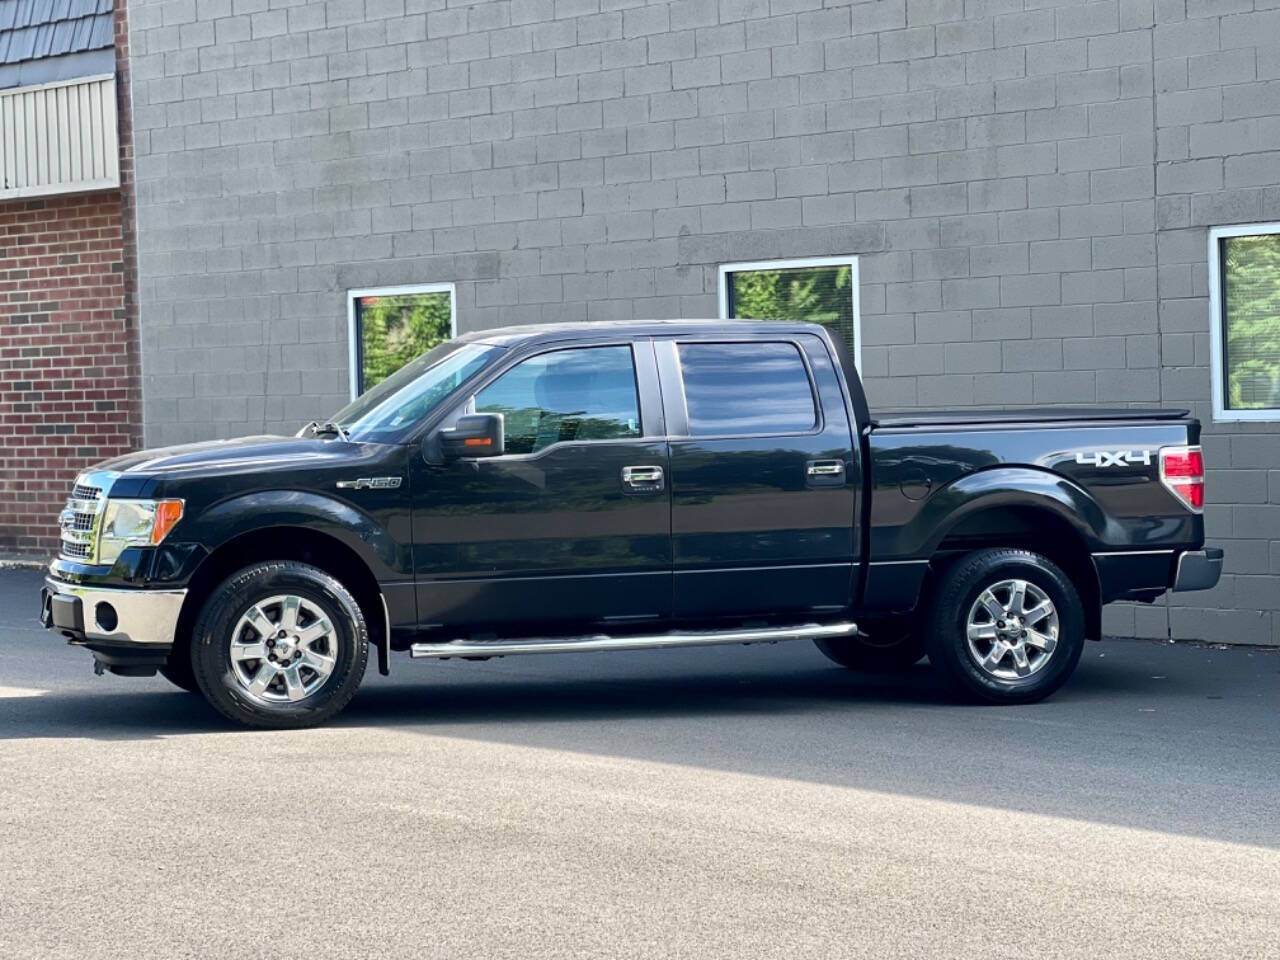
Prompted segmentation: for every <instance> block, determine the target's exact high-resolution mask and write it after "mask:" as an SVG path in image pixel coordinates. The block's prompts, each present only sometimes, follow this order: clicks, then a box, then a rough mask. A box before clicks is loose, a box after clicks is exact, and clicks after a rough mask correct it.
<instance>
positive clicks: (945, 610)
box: [925, 547, 1085, 704]
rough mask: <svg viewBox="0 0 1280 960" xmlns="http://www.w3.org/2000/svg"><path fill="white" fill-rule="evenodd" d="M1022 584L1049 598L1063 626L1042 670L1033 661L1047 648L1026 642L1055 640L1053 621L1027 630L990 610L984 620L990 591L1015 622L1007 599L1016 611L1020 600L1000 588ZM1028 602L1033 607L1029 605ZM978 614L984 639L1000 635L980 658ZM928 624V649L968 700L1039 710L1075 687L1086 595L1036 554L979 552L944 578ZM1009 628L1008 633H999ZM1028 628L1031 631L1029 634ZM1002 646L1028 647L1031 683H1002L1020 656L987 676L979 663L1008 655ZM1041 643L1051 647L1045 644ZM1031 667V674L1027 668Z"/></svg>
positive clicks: (1010, 679)
mask: <svg viewBox="0 0 1280 960" xmlns="http://www.w3.org/2000/svg"><path fill="white" fill-rule="evenodd" d="M1015 581H1017V582H1025V583H1027V584H1030V585H1031V586H1030V587H1028V588H1027V591H1026V593H1027V596H1032V595H1033V589H1032V588H1034V591H1036V592H1038V594H1043V596H1044V597H1045V598H1047V599H1048V600H1049V601H1050V602H1051V603H1052V610H1053V614H1052V615H1053V616H1056V618H1057V636H1056V645H1055V646H1053V648H1052V650H1051V651H1050V652H1049V653H1048V654H1046V655H1045V660H1044V662H1043V663H1042V664H1041V665H1040V666H1038V667H1037V666H1036V665H1035V664H1036V662H1038V661H1036V660H1034V659H1033V658H1035V657H1037V656H1039V655H1040V654H1042V653H1043V651H1042V650H1041V649H1040V647H1039V646H1035V647H1033V646H1032V642H1033V641H1031V640H1027V639H1020V637H1019V634H1020V633H1021V636H1022V638H1025V637H1026V636H1027V634H1028V632H1029V633H1030V634H1031V635H1032V636H1038V635H1040V634H1041V631H1042V630H1043V631H1044V632H1045V633H1051V632H1052V631H1050V630H1049V628H1048V626H1047V624H1049V623H1051V621H1046V620H1037V621H1028V622H1027V623H1025V624H1024V623H1023V622H1022V618H1021V617H1020V616H1019V617H1017V619H1016V620H1015V619H1014V618H1010V619H1009V620H997V619H996V614H995V613H994V612H985V611H986V605H985V604H984V605H983V608H984V612H978V603H979V598H980V597H981V596H983V594H984V592H985V591H987V590H988V589H989V588H994V592H993V597H992V599H995V600H996V604H995V607H996V609H1000V608H1001V607H1006V613H1005V616H1008V612H1007V610H1008V609H1011V608H1008V607H1007V606H1006V604H1005V603H1002V602H1001V599H1000V598H1002V597H1008V598H1009V600H1008V603H1012V594H1011V593H1010V591H1009V589H1008V588H1007V587H1001V586H1000V585H1001V584H1006V583H1010V582H1015ZM1038 594H1037V595H1038ZM1023 602H1024V604H1025V602H1026V601H1023ZM1022 609H1026V608H1025V607H1023V608H1022ZM1027 612H1032V611H1031V610H1027ZM971 614H972V615H973V616H974V617H975V619H978V620H981V621H983V622H981V623H977V625H976V626H977V628H978V633H982V632H989V633H992V634H994V637H993V639H991V640H987V639H977V640H975V641H974V644H975V646H976V648H977V651H978V652H977V653H974V652H973V650H971V648H970V641H969V636H968V633H969V625H970V618H971ZM988 620H989V621H990V622H989V623H988V622H987V621H988ZM927 622H928V630H927V632H926V637H925V647H926V649H927V651H928V653H929V660H930V662H931V663H932V664H933V665H934V667H935V668H937V670H938V671H939V672H940V673H941V674H942V675H943V676H944V677H946V678H947V680H948V681H950V682H951V684H952V685H953V686H954V687H955V688H956V689H957V690H959V691H960V692H961V693H962V694H963V695H964V696H966V697H967V698H968V699H971V700H976V701H979V702H983V703H995V704H1012V703H1034V702H1036V701H1038V700H1043V699H1044V698H1045V697H1047V696H1049V695H1050V694H1051V693H1053V692H1054V691H1055V690H1057V689H1058V688H1059V687H1061V686H1062V685H1063V684H1064V683H1066V682H1067V680H1068V678H1069V677H1070V676H1071V674H1072V673H1073V672H1074V671H1075V668H1076V664H1077V663H1078V662H1079V661H1080V654H1081V652H1082V651H1083V650H1084V630H1085V616H1084V604H1083V603H1082V602H1081V600H1080V592H1079V591H1078V590H1077V589H1076V587H1075V584H1073V583H1072V582H1071V580H1070V578H1069V577H1068V576H1067V575H1066V574H1065V573H1063V572H1062V570H1061V569H1060V568H1059V567H1058V566H1057V565H1056V564H1054V563H1053V561H1051V560H1049V559H1048V558H1047V557H1043V556H1041V555H1040V554H1037V553H1032V552H1031V551H1030V550H1019V549H1013V548H1004V547H1000V548H992V549H986V550H978V551H975V552H973V553H971V554H968V555H967V556H964V557H962V558H961V559H960V560H958V561H957V562H956V563H954V564H952V565H951V566H950V567H949V568H948V569H947V571H946V572H945V573H944V574H943V575H942V577H941V580H940V582H939V584H938V589H937V590H936V591H935V592H934V594H933V604H932V606H931V608H930V611H929V616H928V621H927ZM1001 623H1003V624H1005V627H997V625H998V624H1001ZM1024 627H1025V628H1029V630H1022V629H1021V628H1024ZM987 628H990V629H987ZM1006 630H1007V631H1008V632H1007V633H1006V632H1005V631H1006ZM976 635H977V634H976ZM997 642H1001V643H1004V644H1005V645H1006V646H1008V645H1009V643H1010V642H1012V643H1013V644H1014V645H1018V644H1021V646H1022V650H1023V657H1024V658H1025V659H1026V660H1027V662H1028V663H1029V664H1030V666H1031V667H1032V668H1033V672H1031V673H1030V674H1029V675H1026V676H997V675H996V672H997V671H998V672H1000V673H1005V674H1008V673H1010V672H1015V671H1016V670H1017V669H1018V665H1017V664H1016V662H1015V660H1014V652H1013V649H1012V648H1010V649H1009V652H1008V653H1006V654H1004V655H1003V656H1002V657H1001V658H1000V659H999V660H998V661H997V662H996V663H995V664H994V665H992V666H991V667H989V668H984V667H983V666H982V665H981V664H980V662H979V656H978V655H979V654H985V655H986V658H992V657H995V656H996V655H997V654H1000V652H1001V650H1003V648H999V649H998V648H997V646H996V644H997ZM1034 642H1035V643H1037V644H1041V643H1043V641H1041V640H1039V639H1036V640H1035V641H1034ZM1023 666H1024V669H1025V667H1026V665H1025V664H1024V665H1023Z"/></svg>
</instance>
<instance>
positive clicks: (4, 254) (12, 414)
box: [0, 190, 141, 552]
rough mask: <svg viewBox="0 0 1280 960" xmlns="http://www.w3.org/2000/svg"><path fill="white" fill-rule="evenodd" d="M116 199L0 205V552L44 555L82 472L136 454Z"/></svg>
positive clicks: (134, 386) (135, 395)
mask: <svg viewBox="0 0 1280 960" xmlns="http://www.w3.org/2000/svg"><path fill="white" fill-rule="evenodd" d="M120 212H121V206H120V194H119V192H118V191H114V190H112V191H106V192H103V193H96V194H90V195H86V196H75V197H58V198H49V199H44V200H17V201H11V202H8V203H2V204H0V437H3V442H0V551H6V552H8V551H15V550H16V551H31V552H49V551H51V550H53V549H54V548H56V546H57V524H56V518H57V515H58V511H59V510H61V508H62V505H63V504H64V503H65V501H66V497H67V492H68V490H69V487H70V482H71V479H72V477H73V476H74V474H75V473H76V471H78V470H79V469H81V468H82V467H84V466H85V465H86V464H89V463H92V462H94V461H97V460H101V459H103V458H105V457H109V456H114V455H116V454H118V453H122V452H124V451H126V450H129V449H131V448H132V447H134V446H136V444H137V442H138V440H139V435H140V413H141V411H140V406H141V405H140V402H139V390H138V382H137V371H136V360H135V358H134V350H133V348H132V347H131V343H132V341H133V339H134V338H133V336H132V334H131V331H130V329H129V327H128V324H127V321H126V318H125V311H124V293H125V288H124V275H125V274H124V261H123V239H122V231H121V222H120Z"/></svg>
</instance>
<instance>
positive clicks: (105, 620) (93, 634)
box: [40, 577, 187, 647]
mask: <svg viewBox="0 0 1280 960" xmlns="http://www.w3.org/2000/svg"><path fill="white" fill-rule="evenodd" d="M186 596H187V591H186V590H127V589H116V588H104V587H93V586H83V585H80V584H75V583H67V582H66V581H63V580H57V579H55V578H53V577H45V581H44V589H42V590H41V591H40V622H41V623H43V624H44V625H45V626H46V627H48V628H49V629H52V630H57V631H58V632H59V633H61V634H63V635H64V636H66V637H68V638H69V639H70V640H72V641H73V642H76V643H105V644H112V645H126V644H137V645H138V646H147V647H168V646H171V645H172V644H173V636H174V634H175V633H176V632H177V629H178V614H179V613H181V612H182V601H183V600H184V599H186Z"/></svg>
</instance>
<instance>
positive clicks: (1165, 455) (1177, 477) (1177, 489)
mask: <svg viewBox="0 0 1280 960" xmlns="http://www.w3.org/2000/svg"><path fill="white" fill-rule="evenodd" d="M1160 482H1161V483H1163V484H1164V485H1165V486H1166V487H1167V488H1168V489H1169V492H1170V493H1172V494H1173V495H1174V496H1175V497H1177V498H1178V499H1179V500H1181V501H1182V502H1183V503H1184V504H1186V505H1187V506H1188V507H1190V508H1191V509H1192V510H1194V511H1195V512H1196V513H1199V512H1200V511H1202V510H1203V509H1204V454H1203V453H1201V451H1200V448H1199V447H1162V448H1161V449H1160Z"/></svg>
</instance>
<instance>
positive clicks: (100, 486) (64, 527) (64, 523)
mask: <svg viewBox="0 0 1280 960" xmlns="http://www.w3.org/2000/svg"><path fill="white" fill-rule="evenodd" d="M115 477H116V475H115V474H114V473H110V472H108V471H97V472H94V473H87V474H81V475H80V476H78V477H76V482H75V484H74V485H73V486H72V488H71V499H70V500H68V501H67V505H66V506H65V507H64V508H63V510H62V513H61V514H59V516H58V525H59V526H60V527H61V533H62V543H61V546H60V547H59V550H58V553H59V555H60V556H61V557H62V559H64V560H74V561H76V562H77V563H93V562H95V560H96V559H97V557H96V555H97V552H98V521H99V520H100V519H101V517H102V511H103V510H104V509H106V505H107V498H106V497H105V496H104V495H103V493H104V491H107V490H110V489H111V483H112V481H114V480H115Z"/></svg>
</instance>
